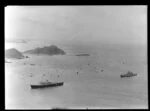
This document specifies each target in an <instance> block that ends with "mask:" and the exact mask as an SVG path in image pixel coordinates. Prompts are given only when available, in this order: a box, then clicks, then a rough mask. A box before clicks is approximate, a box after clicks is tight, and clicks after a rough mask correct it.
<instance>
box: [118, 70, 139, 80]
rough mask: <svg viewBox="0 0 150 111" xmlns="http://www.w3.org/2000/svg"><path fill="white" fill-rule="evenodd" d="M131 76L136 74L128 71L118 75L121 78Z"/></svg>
mask: <svg viewBox="0 0 150 111" xmlns="http://www.w3.org/2000/svg"><path fill="white" fill-rule="evenodd" d="M133 76H137V74H136V73H132V72H130V71H128V72H127V73H126V74H123V75H120V77H121V78H123V77H133Z"/></svg>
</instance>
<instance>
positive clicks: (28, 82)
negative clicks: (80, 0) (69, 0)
mask: <svg viewBox="0 0 150 111" xmlns="http://www.w3.org/2000/svg"><path fill="white" fill-rule="evenodd" d="M147 7H148V6H147V5H54V6H53V5H45V6H44V5H39V6H38V5H37V6H36V5H8V6H6V7H4V10H5V12H4V13H5V18H4V33H5V35H4V44H5V50H4V53H5V58H4V59H5V63H4V65H5V73H4V76H5V109H148V71H147V69H148V68H147V65H148V64H147Z"/></svg>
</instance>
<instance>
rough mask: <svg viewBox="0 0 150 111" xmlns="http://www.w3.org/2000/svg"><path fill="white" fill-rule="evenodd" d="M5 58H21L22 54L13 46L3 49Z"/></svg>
mask: <svg viewBox="0 0 150 111" xmlns="http://www.w3.org/2000/svg"><path fill="white" fill-rule="evenodd" d="M5 57H6V58H15V59H23V58H24V55H23V54H22V53H21V52H20V51H18V50H17V49H15V48H11V49H7V50H6V51H5Z"/></svg>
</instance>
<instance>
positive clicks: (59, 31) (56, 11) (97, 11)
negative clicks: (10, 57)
mask: <svg viewBox="0 0 150 111" xmlns="http://www.w3.org/2000/svg"><path fill="white" fill-rule="evenodd" d="M15 38H19V39H24V38H26V39H33V40H34V39H41V40H53V41H60V42H78V43H80V42H86V43H114V44H146V43H147V6H146V5H137V6H136V5H127V6H123V5H122V6H107V5H106V6H100V5H97V6H92V5H91V6H7V7H5V39H15Z"/></svg>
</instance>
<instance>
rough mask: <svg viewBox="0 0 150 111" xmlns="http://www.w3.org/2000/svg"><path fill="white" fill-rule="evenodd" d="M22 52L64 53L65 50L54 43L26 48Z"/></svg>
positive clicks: (38, 53)
mask: <svg viewBox="0 0 150 111" xmlns="http://www.w3.org/2000/svg"><path fill="white" fill-rule="evenodd" d="M24 53H29V54H37V55H40V54H45V55H65V54H66V52H65V51H63V50H62V49H60V48H58V47H57V46H55V45H51V46H44V47H42V48H35V49H31V50H27V51H25V52H24Z"/></svg>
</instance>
